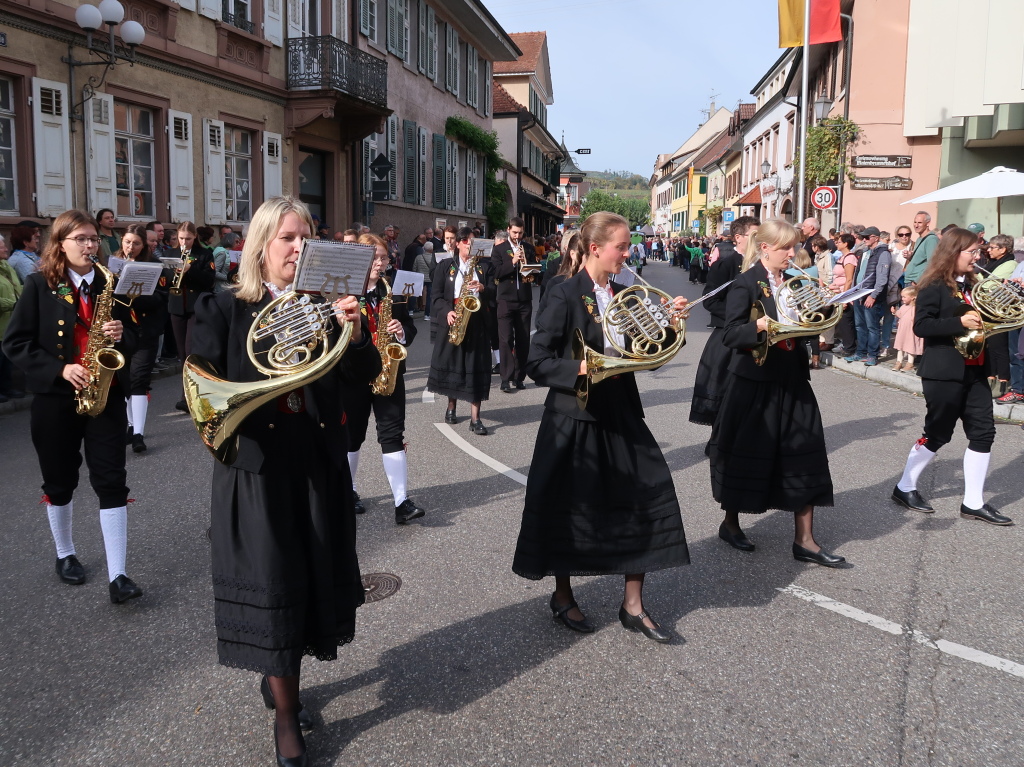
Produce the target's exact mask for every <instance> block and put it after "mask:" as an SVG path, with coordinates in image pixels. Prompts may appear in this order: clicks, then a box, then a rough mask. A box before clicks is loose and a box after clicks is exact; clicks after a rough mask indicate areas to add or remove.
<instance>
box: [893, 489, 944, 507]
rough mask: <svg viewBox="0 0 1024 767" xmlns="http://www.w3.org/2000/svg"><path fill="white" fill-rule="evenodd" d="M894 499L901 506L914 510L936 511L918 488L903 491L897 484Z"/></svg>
mask: <svg viewBox="0 0 1024 767" xmlns="http://www.w3.org/2000/svg"><path fill="white" fill-rule="evenodd" d="M892 499H893V500H894V501H896V503H898V504H899V505H900V506H906V507H907V508H908V509H910V510H912V511H923V512H925V513H926V514H930V513H931V512H933V511H935V509H933V508H932V507H931V506H929V505H928V501H926V500H925V499H924V498H922V497H921V494H920V493H919V492H917V491H916V490H907V491H903V490H900V488H899V486H898V485H897V486H896V487H894V488H893V489H892Z"/></svg>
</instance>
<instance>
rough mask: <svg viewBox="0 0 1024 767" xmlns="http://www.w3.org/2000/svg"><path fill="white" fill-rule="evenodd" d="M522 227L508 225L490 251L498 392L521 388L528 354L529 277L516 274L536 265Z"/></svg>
mask: <svg viewBox="0 0 1024 767" xmlns="http://www.w3.org/2000/svg"><path fill="white" fill-rule="evenodd" d="M525 229H526V224H525V223H524V222H523V219H521V218H518V217H517V218H513V219H512V220H511V221H509V223H508V239H507V240H506V241H505V242H502V243H500V244H496V245H495V246H494V248H493V249H492V250H491V266H492V267H493V269H494V280H495V282H496V283H497V291H496V293H497V299H498V307H497V322H498V353H499V355H500V360H499V363H498V364H499V365H500V368H499V370H500V373H501V390H502V391H503V392H511V391H512V387H513V386H515V387H516V388H517V389H525V388H526V384H525V380H526V360H527V358H528V357H529V355H530V321H531V319H532V317H533V277H532V276H529V275H528V276H526V277H524V276H522V275H521V274H520V273H519V270H520V268H521V267H522V265H523V264H535V263H537V256H536V254H535V252H534V250H533V246H532V245H531V244H530V243H529V242H527V241H525V240H524V239H523V232H524V231H525Z"/></svg>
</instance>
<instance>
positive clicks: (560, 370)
mask: <svg viewBox="0 0 1024 767" xmlns="http://www.w3.org/2000/svg"><path fill="white" fill-rule="evenodd" d="M611 285H612V291H613V292H615V293H618V292H619V291H621V290H624V289H625V288H624V287H623V286H622V285H619V284H618V283H616V282H612V283H611ZM576 328H579V329H581V330H582V331H583V339H584V341H585V342H586V344H587V346H589V347H590V348H591V349H593V350H594V351H596V352H598V353H602V354H603V353H604V331H603V330H602V328H601V315H600V314H599V313H598V308H597V299H596V297H595V296H594V281H593V280H591V279H590V275H589V274H588V273H587V270H586V269H582V270H580V272H579V273H578V274H576V276H574V277H570V278H569V279H567V280H566V281H565V282H562V283H560V284H558V285H556V286H554V287H553V288H551V289H550V290H548V291H545V298H544V308H543V310H542V311H541V312H540V314H539V315H538V316H537V332H536V333H534V334H533V340H532V342H531V343H530V357H529V359H528V361H527V363H526V372H527V374H529V376H530V378H532V379H533V380H534V381H536V382H537V383H538V384H539V385H540V386H547V387H548V388H549V391H548V396H547V399H546V400H545V401H544V407H546V408H547V409H548V410H552V411H554V412H556V413H560V414H562V415H565V416H569V417H570V418H573V419H575V420H577V421H600V420H601V419H602V418H601V417H602V414H603V413H606V412H608V411H610V410H612V409H615V410H619V411H623V410H625V411H626V412H628V413H631V414H633V415H635V416H636V417H638V418H643V417H644V408H643V404H642V403H641V402H640V392H639V391H638V390H637V387H636V379H635V378H634V376H633V374H632V373H624V374H622V375H620V376H619V377H618V378H616V379H614V384H613V381H602V382H600V383H597V384H592V385H591V387H590V398H589V401H588V402H587V409H586V410H583V409H582V408H580V406H579V405H578V404H577V401H576V390H575V386H576V383H577V382H578V381H579V380H580V378H581V376H580V374H579V372H580V362H579V360H574V359H573V358H572V341H573V337H574V336H575V330H576Z"/></svg>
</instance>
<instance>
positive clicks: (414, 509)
mask: <svg viewBox="0 0 1024 767" xmlns="http://www.w3.org/2000/svg"><path fill="white" fill-rule="evenodd" d="M426 513H427V512H426V511H424V510H423V509H421V508H420V507H419V506H417V505H416V504H415V503H413V501H412V498H406V499H405V500H404V501H402V504H401V505H400V506H395V524H396V525H404V524H405V523H406V522H412V520H414V519H419V518H420V517H422V516H423V515H424V514H426Z"/></svg>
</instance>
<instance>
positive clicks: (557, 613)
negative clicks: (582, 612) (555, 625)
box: [550, 594, 594, 634]
mask: <svg viewBox="0 0 1024 767" xmlns="http://www.w3.org/2000/svg"><path fill="white" fill-rule="evenodd" d="M550 606H551V618H552V620H556V621H561V622H562V623H563V624H564V625H565V626H566V627H567V628H571V629H572V630H573V631H578V632H580V633H581V634H593V633H594V627H593V626H591V625H590V624H589V623H587V619H586V618H584V619H583V620H580V621H577V620H573V619H572V618H570V617H569V615H568V613H569V611H570V610H571V609H572V608H574V607H577V608H578V607H579V605H578V604H576V600H575V599H574V600H573V601H572V602H570V603H569V604H567V605H562V606H559V605H556V604H555V595H554V594H552V595H551V605H550Z"/></svg>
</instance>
